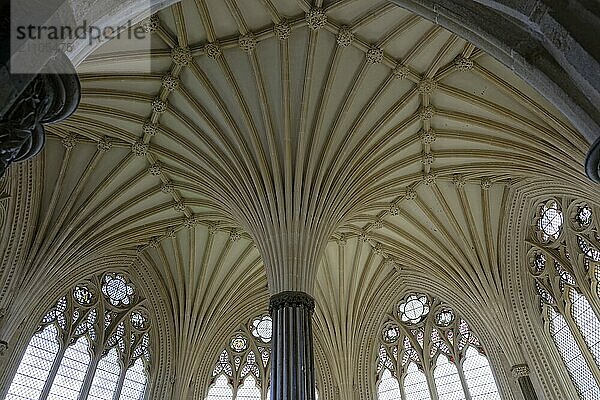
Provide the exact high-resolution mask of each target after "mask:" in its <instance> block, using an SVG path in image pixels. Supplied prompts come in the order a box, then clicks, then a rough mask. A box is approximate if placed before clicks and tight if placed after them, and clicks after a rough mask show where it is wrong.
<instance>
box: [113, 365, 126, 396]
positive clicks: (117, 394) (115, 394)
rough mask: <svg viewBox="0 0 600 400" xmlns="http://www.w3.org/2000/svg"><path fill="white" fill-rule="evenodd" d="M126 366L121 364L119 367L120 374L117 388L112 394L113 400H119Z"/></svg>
mask: <svg viewBox="0 0 600 400" xmlns="http://www.w3.org/2000/svg"><path fill="white" fill-rule="evenodd" d="M126 366H127V364H126V363H123V365H122V366H121V373H120V374H119V380H118V382H117V388H116V389H115V393H114V394H113V400H119V397H121V391H122V390H123V382H125V374H127V368H126Z"/></svg>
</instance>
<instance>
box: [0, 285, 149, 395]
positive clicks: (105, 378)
mask: <svg viewBox="0 0 600 400" xmlns="http://www.w3.org/2000/svg"><path fill="white" fill-rule="evenodd" d="M149 329H150V320H149V318H148V312H147V311H146V309H145V308H144V299H143V298H142V297H141V296H140V294H139V292H138V291H137V290H136V288H135V286H134V285H133V284H132V283H131V282H130V281H129V280H128V279H127V278H126V277H125V276H123V275H121V274H118V273H105V274H102V275H99V276H94V277H92V278H90V279H86V280H84V281H82V282H80V283H78V284H77V285H76V286H75V287H74V288H73V289H72V290H71V291H69V293H67V294H66V295H64V296H63V297H61V298H60V299H59V300H58V301H57V302H56V303H55V304H54V305H53V306H52V307H51V308H50V309H49V310H48V311H47V313H46V314H45V315H44V317H43V318H42V320H41V323H40V325H39V327H38V329H37V331H36V333H35V334H34V335H33V337H32V338H31V340H30V341H29V344H28V345H27V348H26V349H25V353H24V355H23V358H22V359H21V362H20V364H19V367H18V369H17V372H16V374H15V376H14V378H13V380H12V383H11V385H10V387H9V389H8V395H7V397H6V399H7V400H17V399H19V400H20V399H40V400H46V399H48V400H51V399H72V400H77V399H90V400H105V399H106V400H114V399H117V400H141V399H143V398H144V395H145V393H146V391H147V387H148V376H149V373H148V372H149V368H150V349H149V345H150V336H149Z"/></svg>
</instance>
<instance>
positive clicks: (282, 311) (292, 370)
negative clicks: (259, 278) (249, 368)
mask: <svg viewBox="0 0 600 400" xmlns="http://www.w3.org/2000/svg"><path fill="white" fill-rule="evenodd" d="M314 310H315V300H314V299H313V298H312V297H311V296H309V295H308V294H306V293H304V292H281V293H277V294H276V295H274V296H272V297H271V301H270V304H269V312H270V314H271V318H272V319H273V339H272V343H271V346H272V347H271V400H315V367H314V365H315V363H314V352H313V334H312V314H313V312H314Z"/></svg>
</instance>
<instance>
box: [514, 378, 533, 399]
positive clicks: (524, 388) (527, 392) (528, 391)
mask: <svg viewBox="0 0 600 400" xmlns="http://www.w3.org/2000/svg"><path fill="white" fill-rule="evenodd" d="M517 382H519V387H520V388H521V393H523V398H524V399H525V400H538V397H537V394H536V393H535V389H534V388H533V384H532V383H531V379H529V377H528V376H522V377H520V378H519V379H518V380H517Z"/></svg>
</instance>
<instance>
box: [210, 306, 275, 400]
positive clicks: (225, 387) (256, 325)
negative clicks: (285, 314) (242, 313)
mask: <svg viewBox="0 0 600 400" xmlns="http://www.w3.org/2000/svg"><path fill="white" fill-rule="evenodd" d="M271 336H272V321H271V317H269V316H268V315H262V316H259V317H256V318H254V319H252V321H250V323H248V324H246V326H244V327H243V328H241V329H240V330H238V331H237V332H235V333H234V334H233V335H232V336H231V338H230V339H229V340H228V345H227V346H226V347H225V348H224V349H223V350H222V351H221V353H220V355H219V358H218V360H217V362H216V363H215V366H214V368H213V373H212V375H213V376H212V380H211V383H210V386H209V390H208V395H207V397H206V400H233V399H236V400H265V399H266V398H267V393H268V388H269V383H270V379H269V378H270V356H271Z"/></svg>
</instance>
